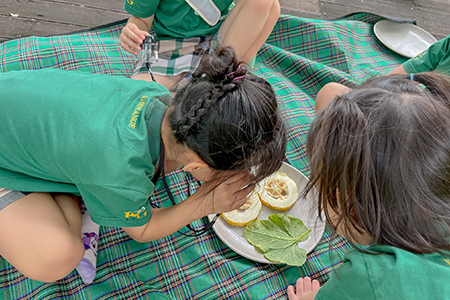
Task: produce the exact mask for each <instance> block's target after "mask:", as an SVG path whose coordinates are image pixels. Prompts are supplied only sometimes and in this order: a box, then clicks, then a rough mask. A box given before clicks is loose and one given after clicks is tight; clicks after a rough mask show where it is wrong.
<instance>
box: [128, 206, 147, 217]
mask: <svg viewBox="0 0 450 300" xmlns="http://www.w3.org/2000/svg"><path fill="white" fill-rule="evenodd" d="M124 213H125V218H127V219H128V218H136V219H140V218H142V217H145V216H146V215H147V209H146V208H145V207H144V206H142V208H141V209H140V210H135V211H126V212H124Z"/></svg>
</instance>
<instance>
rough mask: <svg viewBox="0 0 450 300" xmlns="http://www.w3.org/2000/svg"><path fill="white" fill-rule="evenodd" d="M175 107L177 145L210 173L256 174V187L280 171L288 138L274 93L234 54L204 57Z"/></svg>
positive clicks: (173, 121)
mask: <svg viewBox="0 0 450 300" xmlns="http://www.w3.org/2000/svg"><path fill="white" fill-rule="evenodd" d="M173 105H174V107H175V108H174V110H173V112H172V113H171V115H170V117H169V121H170V125H171V128H172V130H173V132H174V135H175V139H176V140H177V142H178V143H181V144H183V145H186V146H187V147H188V148H189V149H191V150H193V151H194V152H196V153H197V154H198V155H199V156H200V157H201V158H202V159H203V160H204V161H205V162H206V163H207V164H208V165H209V166H210V167H211V168H212V169H214V170H217V171H219V172H221V171H242V170H248V171H250V170H253V172H254V173H255V181H256V182H257V181H259V180H261V179H263V178H264V177H267V176H268V175H270V174H272V173H273V172H275V171H277V170H278V169H279V168H280V166H281V163H282V161H283V160H284V155H285V148H286V140H287V137H286V136H287V134H286V130H285V127H284V123H283V121H282V119H281V118H280V117H279V115H278V112H277V101H276V97H275V93H274V91H273V89H272V87H271V85H270V84H269V83H268V82H267V81H266V80H264V79H262V78H259V77H257V76H255V75H252V74H251V73H250V72H248V71H247V69H246V67H245V66H244V65H241V64H240V62H239V61H238V59H237V57H236V55H235V52H234V50H233V48H231V47H224V48H221V49H219V50H218V51H217V54H216V55H214V56H212V55H206V56H203V58H202V60H201V62H200V66H199V67H198V69H197V70H196V71H195V72H194V74H193V75H192V79H191V82H190V83H189V84H188V85H186V86H185V87H184V88H182V89H181V90H180V91H178V93H177V94H176V95H175V98H174V100H173Z"/></svg>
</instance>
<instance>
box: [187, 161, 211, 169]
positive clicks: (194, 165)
mask: <svg viewBox="0 0 450 300" xmlns="http://www.w3.org/2000/svg"><path fill="white" fill-rule="evenodd" d="M203 168H209V166H208V164H207V163H205V162H204V161H203V160H195V161H190V162H189V163H188V164H187V165H185V166H184V167H183V171H185V172H192V171H198V170H201V169H203Z"/></svg>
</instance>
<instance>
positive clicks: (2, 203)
mask: <svg viewBox="0 0 450 300" xmlns="http://www.w3.org/2000/svg"><path fill="white" fill-rule="evenodd" d="M26 195H28V193H22V192H19V191H13V190H8V189H4V188H0V210H2V209H4V208H5V207H7V206H8V205H10V204H11V203H13V202H16V201H17V200H19V199H22V198H23V197H25V196H26Z"/></svg>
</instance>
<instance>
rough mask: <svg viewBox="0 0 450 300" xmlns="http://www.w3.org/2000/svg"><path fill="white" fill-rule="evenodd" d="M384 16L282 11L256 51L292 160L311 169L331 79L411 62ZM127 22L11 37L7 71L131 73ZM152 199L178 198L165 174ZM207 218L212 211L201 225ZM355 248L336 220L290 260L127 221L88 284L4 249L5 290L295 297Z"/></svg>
mask: <svg viewBox="0 0 450 300" xmlns="http://www.w3.org/2000/svg"><path fill="white" fill-rule="evenodd" d="M380 19H381V18H380V17H379V16H375V15H371V14H357V15H353V16H350V17H347V18H346V19H345V20H337V21H318V20H311V19H302V18H295V17H290V16H281V17H280V19H279V21H278V23H277V25H276V27H275V29H274V31H273V33H272V35H271V36H270V38H269V40H268V41H267V43H266V44H265V45H264V46H263V47H262V49H261V50H260V52H259V54H258V56H257V59H256V64H255V67H254V73H255V74H257V75H259V76H261V77H263V78H266V79H267V80H268V81H269V82H270V83H271V84H272V85H273V87H274V89H275V91H276V93H277V97H278V100H279V104H280V111H281V114H282V115H283V117H284V118H285V120H286V124H287V126H288V129H289V142H288V147H287V153H286V156H287V159H288V162H289V163H290V164H292V165H293V166H295V167H296V168H298V169H299V170H300V171H302V172H304V173H305V174H307V175H308V174H309V169H308V162H307V159H306V153H305V143H306V135H307V132H308V130H309V126H310V123H311V121H312V120H313V118H314V116H315V112H314V98H315V95H316V94H317V92H318V91H319V89H320V88H321V87H322V86H323V85H324V84H326V83H328V82H332V81H336V82H341V83H348V84H357V83H359V82H362V81H364V80H366V79H368V78H369V77H372V76H375V75H378V74H381V73H384V72H387V71H389V70H390V69H392V68H394V67H395V66H397V65H398V64H400V63H401V62H403V61H404V58H403V57H400V56H398V55H397V54H395V53H393V52H391V51H389V50H388V49H386V48H384V47H383V46H382V44H381V43H380V42H379V41H378V40H377V39H376V38H375V36H374V34H373V32H372V26H373V24H374V23H375V22H376V21H378V20H380ZM124 24H125V21H123V22H120V23H117V24H110V25H108V26H105V27H103V28H98V29H95V30H91V31H89V32H82V33H76V34H71V35H64V36H53V37H28V38H22V39H16V40H11V41H7V42H5V43H2V44H0V68H1V69H0V70H1V71H2V72H6V71H12V70H21V69H40V68H61V69H67V70H79V71H85V72H94V73H108V74H112V75H118V76H129V75H130V74H131V73H132V71H133V61H134V56H131V55H129V54H127V53H126V52H125V51H123V50H121V48H120V46H119V44H118V38H119V35H120V31H121V29H122V27H123V26H124ZM187 178H188V175H187V174H186V173H184V172H182V171H178V172H173V173H172V174H170V176H169V177H168V179H169V181H170V185H171V187H172V191H173V194H174V196H175V199H176V200H177V201H181V200H182V199H185V198H186V197H187V186H188V184H187V182H188V180H187ZM151 200H152V201H154V202H155V203H157V204H159V205H161V206H169V205H171V204H170V201H169V199H168V197H167V194H166V192H165V191H164V189H163V185H162V183H161V181H160V182H158V184H157V190H156V191H155V192H154V193H153V195H152V196H151ZM203 224H206V219H201V220H198V221H196V222H194V223H193V224H192V225H193V226H194V227H198V226H201V225H203ZM186 231H187V229H183V230H182V232H186ZM49 238H51V237H49ZM349 249H350V246H349V244H348V243H347V242H346V241H345V240H344V239H343V238H341V237H337V238H335V237H332V236H331V231H330V229H329V228H327V229H326V230H325V233H324V236H323V238H322V240H321V241H320V243H319V245H318V246H317V247H316V248H315V249H314V251H312V252H311V253H310V254H309V255H308V260H307V262H306V264H305V265H303V266H302V267H289V266H286V265H268V264H261V263H257V262H253V261H251V260H248V259H246V258H244V257H242V256H240V255H238V254H237V253H235V252H234V251H232V250H231V249H230V248H228V247H227V246H226V245H225V244H223V243H222V242H221V240H220V239H219V238H218V237H217V236H216V235H215V233H214V232H210V233H207V234H205V235H202V236H199V237H185V236H183V235H181V234H180V233H175V234H174V235H172V236H169V237H166V238H164V239H161V240H158V241H154V242H151V243H146V244H140V243H137V242H135V241H133V240H131V239H130V238H129V237H128V236H127V235H126V234H125V233H124V232H123V231H122V230H121V229H119V228H111V227H101V229H100V240H99V247H98V250H99V251H98V260H97V276H96V278H95V280H94V282H93V283H92V284H90V285H87V286H86V285H84V284H83V282H82V281H81V278H80V276H79V275H78V274H77V273H76V271H74V272H72V273H71V274H70V275H69V276H67V277H66V278H64V279H62V280H60V281H58V282H56V283H42V282H37V281H33V280H30V279H27V278H26V277H24V276H23V275H22V274H20V273H19V272H18V271H17V270H16V269H15V268H13V267H12V266H11V265H10V264H9V263H8V262H6V261H5V260H4V259H1V258H0V272H1V277H0V286H1V288H2V289H1V291H0V298H2V299H57V298H59V299H71V300H72V299H86V300H87V299H127V300H128V299H214V300H216V299H287V295H286V293H285V290H286V287H287V285H288V284H293V283H295V280H296V279H297V278H298V277H300V276H306V275H309V276H312V277H313V278H316V279H318V280H319V281H321V282H325V281H326V280H327V279H328V278H329V275H330V272H332V270H333V268H334V267H336V266H337V265H339V263H340V260H341V259H342V257H343V255H344V253H345V252H346V251H348V250H349Z"/></svg>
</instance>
